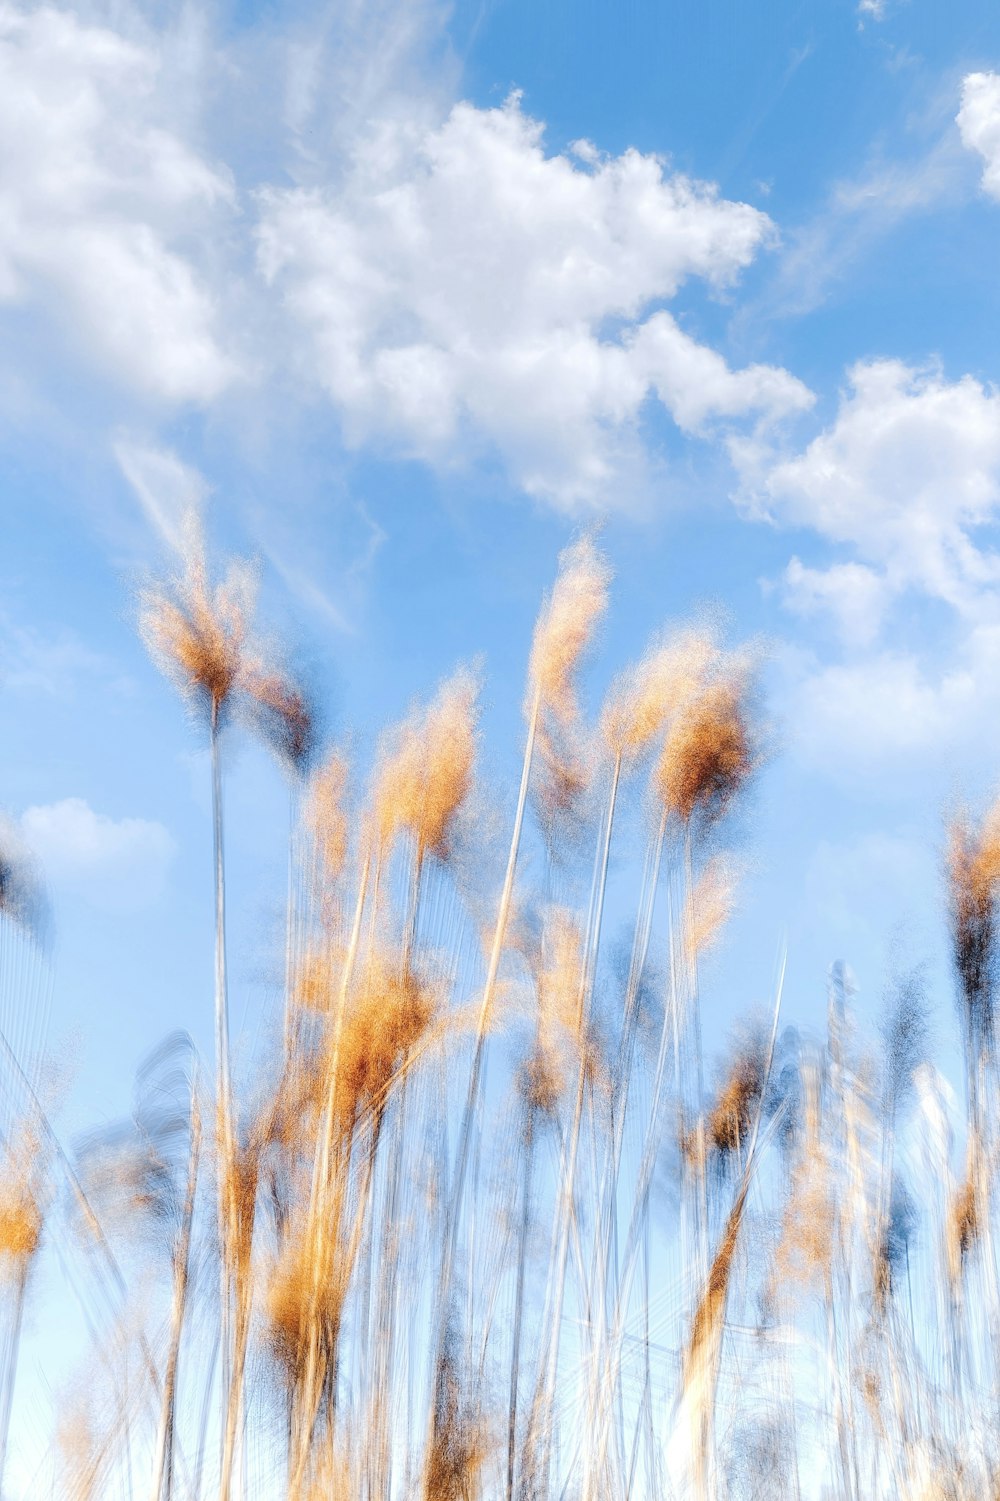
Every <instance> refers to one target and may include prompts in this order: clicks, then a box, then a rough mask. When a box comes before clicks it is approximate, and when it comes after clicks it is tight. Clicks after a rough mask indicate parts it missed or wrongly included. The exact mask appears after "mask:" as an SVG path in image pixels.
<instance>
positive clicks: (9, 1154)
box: [0, 1133, 43, 1274]
mask: <svg viewBox="0 0 1000 1501" xmlns="http://www.w3.org/2000/svg"><path fill="white" fill-rule="evenodd" d="M38 1158H39V1149H38V1141H37V1139H36V1137H35V1136H34V1134H33V1133H28V1134H27V1135H26V1136H25V1137H24V1138H23V1139H22V1140H21V1141H20V1142H19V1143H18V1145H17V1146H16V1147H13V1148H11V1147H8V1148H7V1149H6V1150H5V1152H4V1163H3V1176H2V1178H0V1258H2V1259H3V1262H4V1263H6V1264H7V1266H8V1267H10V1268H11V1269H12V1270H15V1269H16V1273H17V1274H19V1273H20V1272H21V1271H22V1270H23V1268H24V1267H25V1266H26V1265H27V1264H28V1263H29V1262H30V1261H31V1260H32V1258H33V1257H34V1255H35V1253H36V1251H37V1250H38V1247H39V1244H40V1242H41V1238H42V1220H43V1213H42V1205H41V1200H40V1196H39V1181H38V1173H39V1165H38Z"/></svg>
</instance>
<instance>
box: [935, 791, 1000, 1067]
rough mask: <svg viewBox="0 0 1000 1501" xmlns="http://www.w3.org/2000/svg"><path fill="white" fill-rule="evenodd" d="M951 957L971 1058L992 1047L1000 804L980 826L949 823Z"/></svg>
mask: <svg viewBox="0 0 1000 1501" xmlns="http://www.w3.org/2000/svg"><path fill="white" fill-rule="evenodd" d="M946 871H947V878H948V896H949V907H950V917H951V940H952V952H953V955H954V960H955V968H956V970H957V972H958V979H959V985H960V987H961V991H962V999H963V1002H964V1018H965V1023H966V1028H967V1034H968V1040H969V1042H970V1044H971V1047H972V1052H973V1057H974V1058H978V1057H979V1056H980V1054H981V1053H982V1051H983V1049H984V1048H985V1047H986V1046H987V1045H988V1044H989V1043H990V1041H991V1039H992V1031H993V987H994V982H995V978H996V976H995V970H996V902H997V895H998V892H1000V801H998V802H997V803H996V804H994V806H993V808H992V809H991V810H990V812H989V813H988V814H987V816H986V818H985V819H984V821H983V823H982V825H981V827H980V828H979V829H978V830H976V829H974V828H973V827H972V826H971V824H970V822H969V820H968V818H967V817H966V816H965V815H964V814H959V815H958V816H957V817H956V818H954V819H953V820H952V824H951V827H950V829H949V831H948V850H947V858H946Z"/></svg>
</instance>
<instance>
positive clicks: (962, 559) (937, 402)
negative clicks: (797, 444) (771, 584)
mask: <svg viewBox="0 0 1000 1501" xmlns="http://www.w3.org/2000/svg"><path fill="white" fill-rule="evenodd" d="M848 380H849V385H848V389H847V390H846V391H845V392H844V393H843V394H842V396H841V400H840V405H839V410H838V412H837V416H836V418H835V420H834V421H833V423H832V424H831V425H830V426H829V427H827V428H826V429H825V430H824V431H823V432H821V433H820V434H819V436H818V437H816V438H814V439H813V441H812V442H811V443H810V444H809V445H808V447H807V448H806V449H805V450H804V452H802V453H800V454H798V455H796V456H794V457H791V458H786V459H783V460H781V461H779V462H777V463H774V464H773V465H772V466H771V467H770V468H769V469H766V471H765V472H764V473H763V474H762V475H759V476H758V477H757V478H756V481H755V482H753V483H751V486H750V488H751V490H752V492H753V494H754V500H755V503H756V505H757V506H758V508H759V510H760V511H761V512H763V514H765V515H767V516H769V517H770V518H772V519H773V520H776V521H780V522H785V523H790V524H792V525H795V526H807V527H811V528H812V529H813V530H814V531H816V532H818V533H819V534H820V535H822V536H823V537H825V538H827V539H828V540H830V541H831V542H836V543H844V544H849V545H851V546H852V547H853V548H854V549H855V551H856V552H857V554H858V559H859V561H860V562H862V563H864V564H865V565H868V567H869V569H870V568H871V567H872V566H874V567H875V568H876V569H878V570H880V571H881V574H882V577H883V579H884V583H885V587H886V589H887V590H888V591H889V592H890V593H899V592H901V591H902V590H905V589H910V588H912V589H918V590H920V591H922V592H924V593H925V594H927V595H930V596H932V597H934V598H937V599H941V600H944V601H946V602H947V603H948V604H950V605H951V606H953V607H954V608H955V609H956V610H958V611H960V612H963V613H970V612H971V613H975V611H976V610H977V608H979V607H980V606H981V605H982V604H983V602H984V600H985V599H986V598H987V597H988V594H989V591H990V590H991V588H992V586H993V585H995V584H996V582H997V580H998V579H1000V558H998V556H997V554H996V553H994V552H992V551H988V550H987V549H985V548H983V547H982V546H980V545H979V543H978V542H977V540H976V537H975V529H976V528H977V527H979V526H981V525H983V524H984V523H986V522H989V521H991V520H993V519H994V518H995V516H996V514H997V511H998V508H1000V394H998V393H997V392H996V391H994V390H992V389H990V388H988V387H985V386H983V385H982V384H981V383H980V382H979V381H977V380H975V379H974V378H973V377H972V376H970V375H966V376H963V377H962V378H961V379H959V380H956V381H949V380H947V379H946V378H945V377H944V376H943V375H942V373H941V371H940V370H939V369H937V368H936V367H930V368H923V369H916V368H913V367H911V366H907V365H905V364H903V363H902V362H900V361H898V360H873V361H868V362H863V363H861V364H858V365H855V366H854V368H853V369H852V370H851V371H850V372H849V377H848ZM746 457H747V456H746V454H744V459H746ZM805 582H806V583H807V584H811V585H812V589H813V595H814V597H815V596H816V595H817V590H818V588H819V585H818V581H817V580H816V579H815V578H813V579H811V580H807V581H805ZM802 583H803V580H802V579H801V578H800V579H799V580H798V584H799V585H800V586H801V585H802ZM851 585H853V586H854V588H855V592H856V593H857V591H858V589H859V588H860V590H861V592H862V594H863V595H864V601H863V608H865V609H867V610H869V611H870V610H871V608H872V606H873V603H874V600H875V596H876V593H877V590H876V585H875V580H874V577H867V576H864V575H861V574H858V573H856V572H855V573H853V574H847V575H845V574H843V573H839V574H838V573H836V572H834V574H833V575H832V576H831V577H830V578H828V579H827V580H826V583H825V585H824V586H823V588H825V590H826V592H827V593H828V594H830V593H831V592H832V593H837V592H838V591H840V592H841V593H842V591H843V588H844V587H845V586H848V587H849V586H851ZM795 586H796V580H795V579H794V578H793V579H792V587H793V593H794V590H795ZM799 592H800V595H801V588H800V591H799Z"/></svg>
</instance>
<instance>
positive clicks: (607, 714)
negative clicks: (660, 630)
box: [601, 630, 718, 761]
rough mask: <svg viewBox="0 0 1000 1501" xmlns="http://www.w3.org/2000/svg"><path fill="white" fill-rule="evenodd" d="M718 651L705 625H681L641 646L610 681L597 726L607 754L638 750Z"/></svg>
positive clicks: (631, 754)
mask: <svg viewBox="0 0 1000 1501" xmlns="http://www.w3.org/2000/svg"><path fill="white" fill-rule="evenodd" d="M717 655H718V646H717V645H716V642H715V638H714V636H713V635H712V633H711V632H710V631H709V630H683V631H679V632H677V633H676V635H674V636H672V637H671V638H670V639H669V640H667V641H666V642H664V644H663V645H661V646H659V647H656V648H655V649H653V650H651V651H649V652H647V654H646V656H644V657H643V658H642V660H641V661H640V662H638V663H637V664H636V665H635V666H634V667H632V668H630V669H629V670H628V671H627V672H625V673H623V674H622V675H621V676H620V677H619V678H618V679H617V680H616V681H615V683H614V684H613V685H612V688H611V691H610V693H609V694H608V698H607V701H606V703H605V706H604V710H603V713H602V715H601V730H602V733H603V735H604V739H605V742H606V744H607V745H608V748H609V750H610V751H611V754H612V755H613V756H621V758H622V760H623V761H630V760H634V759H636V758H637V757H639V756H641V755H642V754H643V752H644V751H646V750H647V749H648V748H649V746H650V745H651V744H652V742H653V740H655V738H656V736H657V735H658V734H659V733H660V731H661V730H662V729H663V727H664V725H665V724H667V722H668V721H669V720H670V718H671V717H672V716H673V715H674V714H676V713H677V712H678V711H679V710H680V708H681V706H682V705H683V704H685V703H686V702H688V700H689V699H691V698H692V697H694V696H695V695H696V694H697V692H698V691H699V689H700V688H701V686H702V685H703V683H704V682H705V680H706V678H707V676H708V674H709V672H710V670H711V667H712V664H713V662H714V661H715V659H716V657H717Z"/></svg>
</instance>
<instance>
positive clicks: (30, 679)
mask: <svg viewBox="0 0 1000 1501" xmlns="http://www.w3.org/2000/svg"><path fill="white" fill-rule="evenodd" d="M95 680H99V681H100V682H102V683H103V684H104V685H105V687H106V688H108V689H110V691H112V692H114V693H130V692H131V691H132V688H133V685H132V683H131V681H130V679H129V678H127V677H126V676H124V675H123V673H122V672H121V669H120V668H119V667H118V666H117V664H116V663H115V662H113V661H112V660H111V659H110V658H109V657H107V656H105V655H104V654H103V653H101V652H98V651H95V650H94V649H93V648H92V647H91V646H88V644H87V643H86V642H85V641H84V640H82V639H81V637H80V636H79V635H78V634H77V633H76V632H74V631H71V630H68V629H63V630H56V631H40V630H37V629H35V628H34V627H32V626H28V625H24V624H21V623H18V622H16V621H14V620H12V619H11V618H10V617H9V616H6V615H3V614H0V686H2V687H3V689H4V691H5V692H7V693H28V694H30V693H40V694H44V695H45V696H46V697H48V698H73V697H75V696H76V695H77V694H78V693H79V692H80V685H81V682H84V683H90V684H93V683H94V681H95Z"/></svg>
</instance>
